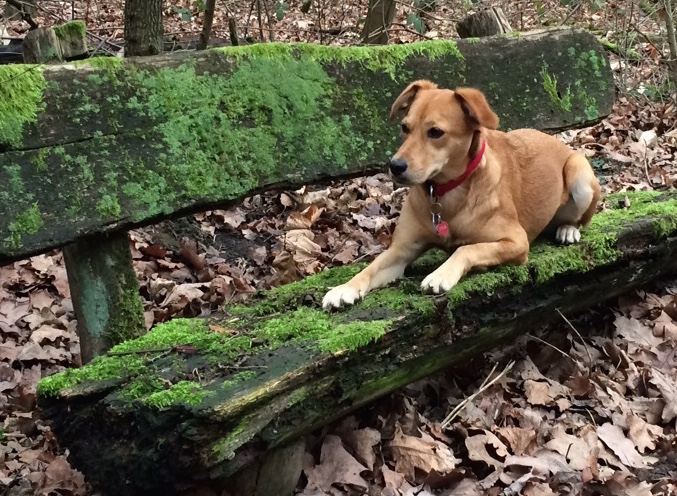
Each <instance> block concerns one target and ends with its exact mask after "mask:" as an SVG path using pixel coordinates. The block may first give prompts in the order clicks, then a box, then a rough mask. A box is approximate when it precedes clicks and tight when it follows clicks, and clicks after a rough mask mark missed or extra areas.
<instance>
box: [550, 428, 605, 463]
mask: <svg viewBox="0 0 677 496" xmlns="http://www.w3.org/2000/svg"><path fill="white" fill-rule="evenodd" d="M550 436H551V437H552V439H551V440H550V441H548V442H547V443H545V445H544V446H545V447H546V448H547V449H550V450H553V451H556V452H557V453H559V454H560V455H563V456H564V457H565V459H566V460H567V461H568V463H569V465H570V466H571V468H573V469H574V470H580V471H582V470H584V469H586V468H590V467H589V461H590V460H594V462H595V464H596V463H597V462H596V460H597V455H598V454H599V449H598V448H597V435H596V433H595V430H594V428H592V427H591V426H586V427H584V428H583V429H582V430H581V432H579V433H578V434H577V435H576V436H572V435H571V434H567V433H566V429H565V428H564V426H562V425H556V426H555V428H554V429H553V430H552V431H551V432H550Z"/></svg>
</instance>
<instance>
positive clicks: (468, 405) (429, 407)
mask: <svg viewBox="0 0 677 496" xmlns="http://www.w3.org/2000/svg"><path fill="white" fill-rule="evenodd" d="M175 3H176V8H172V9H166V11H165V13H164V14H165V16H164V22H165V32H166V33H171V36H172V37H173V38H174V39H179V38H180V39H187V38H191V37H192V38H195V37H197V33H198V31H199V29H200V28H201V23H202V17H201V13H200V10H199V8H198V7H197V5H198V2H191V1H190V0H181V1H179V2H175ZM245 3H246V2H245ZM315 3H316V4H317V6H315V7H313V8H311V10H310V12H309V14H307V15H303V14H301V13H300V11H299V6H300V2H295V1H290V2H289V9H288V10H287V14H286V16H285V17H284V19H283V20H282V21H276V22H275V29H276V40H277V41H312V42H317V41H322V42H323V43H331V44H338V45H345V44H354V43H355V41H356V40H357V39H358V38H359V29H355V27H354V26H352V25H351V23H352V22H353V21H354V20H356V19H358V17H359V16H360V15H362V14H361V12H363V5H362V4H361V3H360V2H358V1H357V0H349V1H346V2H327V3H325V2H324V0H321V1H319V2H315ZM485 3H486V5H485V6H488V5H489V4H492V5H497V6H502V7H503V8H504V11H505V12H506V14H507V15H508V17H509V19H510V22H511V24H512V25H513V27H516V28H518V29H521V30H527V29H531V28H534V27H541V26H542V25H543V23H545V22H547V21H548V19H547V18H546V17H547V15H549V16H551V18H552V19H561V18H563V17H564V16H566V15H568V14H569V13H570V14H571V16H570V18H571V19H572V21H574V22H576V23H588V22H590V20H591V19H592V22H593V23H596V24H599V25H602V26H603V27H604V28H605V29H607V30H608V34H607V36H608V37H610V40H611V41H617V40H615V38H614V36H616V35H614V34H613V32H614V30H613V29H612V27H611V24H610V23H611V22H612V21H613V16H614V15H616V12H617V9H621V8H622V6H620V4H619V5H616V4H614V5H609V8H608V9H606V10H605V11H603V12H602V15H601V16H600V14H598V13H593V12H592V11H591V10H590V5H589V4H588V3H581V4H580V5H579V6H577V7H576V8H574V9H573V12H571V11H569V10H567V8H565V7H563V6H562V4H560V3H557V2H541V3H540V4H541V7H540V9H541V10H539V6H538V4H539V2H528V3H525V2H520V3H519V5H518V4H517V3H516V4H514V5H512V4H510V3H507V2H499V1H494V2H485ZM414 4H418V3H417V2H414ZM414 4H412V6H408V5H405V4H400V5H399V7H398V12H397V15H396V18H395V24H394V29H393V30H392V33H391V42H392V43H403V42H409V41H413V40H417V39H421V38H422V36H419V35H416V33H415V32H414V33H413V32H412V30H411V28H412V26H411V25H410V23H409V22H408V20H407V19H408V16H409V15H410V14H411V13H412V10H411V9H413V8H414V7H415V5H414ZM438 4H439V5H438V10H437V11H436V12H435V13H434V14H432V15H430V16H428V17H427V18H424V22H425V27H426V32H425V34H424V35H423V37H425V38H428V39H435V38H445V37H448V36H449V35H450V34H453V30H454V29H455V28H454V24H455V21H456V20H458V19H460V18H461V17H462V16H463V15H465V14H466V13H467V11H464V10H463V8H461V7H459V5H458V4H460V2H447V1H440V2H438ZM545 4H548V8H547V9H545V10H546V11H547V14H546V17H544V14H543V10H542V9H543V6H544V5H545ZM590 4H592V2H591V3H590ZM41 5H42V6H45V8H44V9H41V10H39V11H38V13H37V14H36V16H35V18H36V19H37V20H38V21H39V22H40V24H41V25H49V24H50V23H53V22H54V21H55V20H56V19H55V18H53V17H50V16H49V15H48V13H49V12H51V13H53V14H54V15H57V16H60V17H61V18H62V19H66V18H70V15H71V9H72V11H73V13H75V16H76V17H77V18H85V19H87V25H88V28H90V29H99V31H97V32H98V34H99V36H101V37H105V38H106V39H107V40H108V41H111V42H113V43H115V42H116V41H119V40H121V38H122V34H123V31H122V29H121V27H120V26H121V24H122V23H121V19H122V14H121V12H122V1H120V0H113V1H109V2H101V1H99V0H93V1H91V2H80V1H76V2H73V3H72V4H68V3H64V2H55V1H52V0H43V1H42V2H41ZM245 7H246V8H245ZM318 8H319V9H321V11H318V10H316V9H318ZM182 9H183V10H182ZM186 12H188V13H189V14H190V15H187V14H186ZM318 14H320V15H318ZM228 17H234V18H235V19H236V21H237V24H238V26H239V29H240V32H241V34H244V33H243V31H245V30H246V31H247V35H249V36H253V37H254V39H256V38H257V37H258V35H259V26H258V25H257V23H258V18H257V16H256V14H255V13H254V14H252V13H251V11H250V9H249V8H248V6H245V5H244V3H242V2H240V3H232V2H227V5H226V6H225V8H223V9H221V8H218V6H217V13H216V16H215V23H214V36H215V39H218V37H219V36H227V35H226V31H225V26H226V25H227V18H228ZM185 19H188V20H185ZM636 22H637V24H638V28H639V29H642V30H643V31H644V32H657V31H658V30H659V28H658V27H657V26H656V25H655V22H654V21H653V20H652V18H651V16H648V15H640V16H639V17H638V19H637V20H636ZM7 26H8V33H9V34H11V35H19V36H21V35H23V34H24V33H25V31H26V25H25V23H21V22H19V21H16V20H10V21H9V22H8V23H7ZM336 26H340V29H338V30H336V29H335V27H336ZM403 26H404V27H403ZM266 28H267V26H266ZM331 31H335V32H337V33H339V34H338V35H331V34H329V33H330V32H331ZM412 33H413V34H412ZM635 47H636V48H637V50H638V51H639V52H640V53H641V54H642V57H643V58H642V59H641V60H640V61H639V62H637V63H629V62H628V61H626V60H624V59H622V58H621V57H618V56H616V55H615V54H610V60H611V66H612V68H613V70H614V72H615V74H616V76H617V80H618V81H619V86H621V87H622V89H623V92H622V94H621V96H620V97H619V98H618V100H617V102H616V103H615V105H614V109H613V112H612V114H611V115H610V116H608V117H607V118H605V119H603V120H602V121H601V122H600V123H598V124H597V125H595V126H592V127H590V128H587V129H583V130H575V131H567V132H563V133H560V134H559V137H560V138H561V139H562V140H563V141H565V142H567V143H569V144H570V145H571V146H573V147H576V148H579V149H581V150H583V151H584V153H585V154H586V155H587V156H588V158H589V160H590V161H591V163H592V164H593V166H594V167H595V169H596V173H597V175H598V176H599V177H600V179H601V182H602V187H603V190H604V192H612V191H632V190H648V189H668V188H674V187H675V186H677V184H676V181H677V174H676V171H675V163H676V161H675V154H676V153H677V127H676V126H675V124H676V122H677V119H676V118H675V117H676V113H677V110H676V105H675V101H674V95H670V97H671V98H665V97H664V96H661V95H658V97H657V98H655V97H654V98H650V97H649V96H650V95H649V94H650V93H651V92H652V91H653V92H654V93H655V92H656V91H655V90H656V89H657V88H659V87H660V85H664V84H665V74H666V70H665V67H664V64H661V57H665V52H664V53H659V52H658V51H657V49H656V47H655V46H653V44H652V43H649V42H644V40H636V41H635ZM658 48H659V49H660V48H661V47H658ZM651 85H653V86H651ZM405 193H406V189H403V188H396V187H394V186H393V184H392V183H391V182H390V181H389V180H388V178H387V176H385V175H383V174H378V175H375V176H372V177H367V178H358V179H354V180H351V181H340V182H335V183H332V184H330V185H328V186H323V187H314V186H304V187H303V188H300V189H298V190H296V191H283V192H270V193H264V194H261V195H255V196H252V197H249V198H246V199H245V200H244V201H243V202H242V203H241V204H240V205H238V206H235V207H232V208H228V209H216V210H211V211H207V212H202V213H199V214H196V215H193V216H189V217H186V218H183V219H179V220H176V221H174V222H164V223H161V224H158V225H156V226H151V227H147V228H144V229H138V230H135V231H132V232H130V248H131V251H132V254H133V259H134V266H135V269H136V272H137V274H138V277H139V283H140V287H141V296H142V298H143V300H144V309H145V316H146V324H147V326H148V327H151V326H152V325H154V324H156V323H159V322H163V321H166V320H167V319H170V318H173V317H180V316H188V317H189V316H196V315H206V314H210V313H213V312H216V311H218V310H219V309H220V308H222V307H223V306H227V305H230V304H233V303H237V302H241V301H246V300H247V298H248V297H249V296H250V295H251V294H253V292H254V290H255V289H259V288H269V287H275V286H278V285H280V284H284V283H288V282H292V281H296V280H299V279H301V278H303V277H305V276H307V275H310V274H315V273H317V272H320V271H322V270H324V269H325V268H330V267H334V266H340V265H347V264H352V263H355V262H356V261H370V260H372V259H373V258H374V257H375V256H376V255H378V254H379V253H380V252H381V251H383V250H384V249H385V248H386V247H387V246H388V245H389V243H390V241H391V239H392V233H393V229H394V226H395V223H396V219H397V213H398V212H399V208H400V206H401V202H402V199H403V197H404V195H405ZM574 323H575V326H576V329H577V330H578V331H579V333H580V336H579V334H578V333H572V331H571V329H570V328H569V327H568V326H565V325H564V324H562V326H561V328H558V329H555V330H554V332H553V333H551V334H543V335H541V338H543V339H544V340H546V341H547V340H556V346H557V348H559V349H560V350H562V351H563V352H564V353H565V354H560V353H559V352H555V351H553V349H552V348H551V347H548V346H545V345H544V344H543V343H541V342H540V341H534V340H531V339H530V338H528V337H524V338H523V339H522V341H521V342H520V343H518V344H517V345H515V346H512V347H508V348H505V349H500V350H494V351H492V352H490V353H487V354H486V356H485V357H483V358H482V359H478V360H476V361H475V362H473V363H471V364H469V365H468V366H467V367H463V368H458V369H454V370H449V371H445V372H443V373H439V374H436V375H434V376H432V377H429V378H427V379H425V380H423V381H419V382H417V383H415V384H411V385H409V386H407V387H404V388H402V389H401V390H399V391H397V392H396V393H393V394H391V395H389V396H387V397H386V398H383V399H381V400H379V401H377V402H375V403H374V404H372V405H369V406H368V407H365V408H362V409H360V410H358V411H357V412H355V413H354V414H353V415H351V416H349V417H346V418H344V419H341V420H340V421H338V422H337V423H336V424H333V425H332V426H329V427H327V428H325V429H323V430H322V431H321V432H316V433H313V434H312V435H311V436H309V440H308V449H307V453H306V457H305V460H304V469H303V476H302V480H301V481H300V484H299V488H298V491H297V493H299V494H303V495H311V494H314V495H318V494H331V495H347V494H351V495H352V494H383V495H387V496H397V495H414V494H416V495H421V496H424V495H428V494H444V495H485V494H489V495H499V494H505V495H513V494H515V495H516V494H524V495H527V496H530V495H533V496H536V495H539V496H542V495H550V494H585V495H593V494H595V495H596V494H604V495H607V494H608V495H612V494H613V495H622V494H627V495H651V494H653V495H668V494H675V493H676V491H677V486H676V482H675V481H676V480H677V471H676V469H675V466H677V455H676V454H675V453H677V439H676V434H675V431H676V429H677V386H676V384H677V348H676V347H675V341H676V339H677V281H675V280H674V279H670V278H668V279H666V280H663V281H657V282H655V283H654V284H653V285H650V286H647V287H645V288H643V289H641V290H636V291H632V292H629V293H627V294H625V295H622V296H621V297H619V298H618V301H617V302H615V304H614V302H611V303H609V304H608V305H607V306H600V307H596V308H594V309H591V310H590V311H588V312H585V313H584V314H583V315H581V316H578V317H577V318H576V319H575V320H574ZM222 332H228V330H227V329H223V330H222ZM581 336H582V339H581ZM0 337H1V338H2V339H1V342H0V405H1V406H2V409H1V410H0V421H1V422H2V425H1V426H0V438H1V440H2V442H1V443H0V490H2V491H3V494H7V495H17V496H18V495H24V494H39V495H47V494H61V495H88V494H91V488H90V487H89V486H88V485H87V483H86V481H85V479H84V477H83V475H82V474H81V473H79V472H78V471H77V470H73V469H72V468H71V466H70V465H69V464H68V461H67V451H65V450H64V449H63V448H62V447H60V446H59V445H58V442H57V440H56V439H55V438H54V436H53V434H52V433H51V431H50V429H49V426H47V425H45V423H44V422H43V421H42V419H41V418H40V413H39V411H38V410H37V409H36V406H35V386H36V384H37V382H38V380H39V379H40V378H41V377H44V376H45V375H49V374H52V373H54V372H56V371H59V370H63V369H64V368H67V367H77V366H79V365H80V359H79V343H78V338H77V335H76V334H75V317H74V314H73V308H72V302H71V299H70V291H69V287H68V282H67V276H66V269H65V265H64V263H63V258H62V255H61V254H60V252H59V251H53V252H50V253H48V254H44V255H40V256H36V257H33V258H31V259H30V260H25V261H21V262H16V263H14V264H11V265H8V266H5V267H0ZM512 360H514V361H515V362H516V363H515V366H514V367H513V368H511V369H509V370H507V371H505V373H497V372H496V367H495V365H494V366H493V367H490V364H498V363H501V364H506V363H508V362H510V361H512ZM501 374H502V375H501ZM490 379H497V380H496V381H495V382H493V383H492V382H491V381H490ZM452 412H453V413H454V416H453V419H452V420H451V421H450V423H449V424H448V425H447V424H446V423H445V422H444V420H445V419H446V418H447V417H448V414H450V413H452ZM443 424H444V425H445V427H442V425H443Z"/></svg>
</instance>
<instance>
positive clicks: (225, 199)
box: [0, 29, 614, 265]
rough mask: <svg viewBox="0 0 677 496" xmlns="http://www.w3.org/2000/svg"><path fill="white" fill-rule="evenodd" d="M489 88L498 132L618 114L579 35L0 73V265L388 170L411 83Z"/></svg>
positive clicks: (604, 73) (305, 48)
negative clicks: (397, 116)
mask: <svg viewBox="0 0 677 496" xmlns="http://www.w3.org/2000/svg"><path fill="white" fill-rule="evenodd" d="M420 78H427V79H431V80H433V81H435V82H437V83H438V84H440V85H441V86H444V87H451V88H453V87H455V86H462V85H469V86H475V87H478V88H480V89H481V90H483V91H484V92H485V93H486V95H487V98H488V100H489V102H490V104H491V105H492V107H493V108H494V110H495V111H496V112H497V114H498V115H499V117H500V118H501V128H502V129H509V128H516V127H535V128H538V129H542V130H546V131H556V130H560V129H564V128H570V127H575V126H582V125H586V124H591V123H593V122H595V121H596V120H598V119H600V118H602V117H604V116H606V115H608V114H609V112H610V111H611V107H612V104H613V100H614V84H613V77H612V73H611V70H610V68H609V66H608V64H607V61H606V57H605V55H604V52H603V49H602V47H601V45H600V44H599V43H598V42H597V40H596V39H595V37H594V36H593V35H591V34H589V33H587V32H584V31H572V30H569V29H565V30H558V31H556V32H555V34H552V33H541V32H538V33H530V34H526V35H521V36H498V37H492V38H486V39H482V40H475V41H474V40H464V41H458V42H453V41H429V42H420V43H413V44H408V45H395V46H385V47H349V48H339V47H326V46H316V45H306V44H276V43H271V44H259V45H251V46H247V47H231V48H225V49H212V50H207V51H203V52H197V53H190V54H183V55H171V56H160V57H151V58H132V59H125V60H123V59H118V58H96V59H90V60H88V61H85V62H84V63H76V64H66V65H59V66H48V67H41V66H26V65H14V66H3V67H2V68H0V82H1V84H0V87H1V88H2V96H0V99H4V101H1V100H0V109H2V113H1V115H0V212H2V214H3V215H2V216H0V265H3V264H6V263H8V262H11V261H13V260H17V259H22V258H27V257H28V256H31V255H34V254H38V253H41V252H45V251H47V250H49V249H53V248H56V247H61V246H65V245H67V244H69V243H72V242H74V241H76V240H78V239H80V238H82V237H84V236H88V235H92V234H101V233H111V232H123V231H125V230H129V229H130V228H132V227H136V226H141V225H145V224H149V223H153V222H156V221H159V220H161V219H163V218H167V217H171V216H175V215H178V214H187V213H190V212H195V211H199V210H205V209H208V208H210V207H213V206H215V205H221V206H225V205H227V204H229V203H232V202H235V201H238V200H240V199H242V198H243V197H245V196H247V195H249V194H252V193H253V192H256V191H260V190H264V189H271V188H274V187H280V186H288V187H296V186H301V185H303V184H308V183H312V182H317V181H319V180H322V179H331V178H346V177H350V176H356V175H364V174H368V173H371V172H373V171H376V170H378V169H381V168H382V167H383V166H382V164H383V163H384V162H385V160H386V159H387V158H388V156H389V155H390V154H391V153H393V152H394V150H395V149H396V146H397V141H398V139H399V133H398V132H397V127H396V125H394V124H391V123H390V122H389V121H388V113H389V110H390V106H391V104H392V101H393V100H394V98H395V97H396V96H397V95H398V94H399V93H400V92H401V91H402V89H404V87H405V86H406V85H407V84H408V83H409V82H411V81H412V80H414V79H420Z"/></svg>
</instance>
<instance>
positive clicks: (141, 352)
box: [106, 346, 175, 356]
mask: <svg viewBox="0 0 677 496" xmlns="http://www.w3.org/2000/svg"><path fill="white" fill-rule="evenodd" d="M174 348H175V347H174V346H171V347H169V348H149V349H147V350H133V351H109V352H108V353H106V355H108V356H125V355H145V354H146V353H161V352H163V351H172V350H173V349H174Z"/></svg>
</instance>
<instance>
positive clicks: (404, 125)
mask: <svg viewBox="0 0 677 496" xmlns="http://www.w3.org/2000/svg"><path fill="white" fill-rule="evenodd" d="M410 131H411V129H409V126H407V125H406V124H402V132H403V133H404V134H409V132H410Z"/></svg>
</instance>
